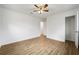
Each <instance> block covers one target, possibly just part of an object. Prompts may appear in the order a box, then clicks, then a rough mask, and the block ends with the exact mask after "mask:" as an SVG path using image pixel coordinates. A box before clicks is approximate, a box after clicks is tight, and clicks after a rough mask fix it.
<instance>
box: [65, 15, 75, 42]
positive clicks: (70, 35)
mask: <svg viewBox="0 0 79 59" xmlns="http://www.w3.org/2000/svg"><path fill="white" fill-rule="evenodd" d="M65 40H68V41H73V42H75V15H74V16H69V17H66V18H65Z"/></svg>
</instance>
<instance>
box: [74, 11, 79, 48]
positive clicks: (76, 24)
mask: <svg viewBox="0 0 79 59" xmlns="http://www.w3.org/2000/svg"><path fill="white" fill-rule="evenodd" d="M78 16H79V15H78V12H77V14H76V16H75V46H76V48H78Z"/></svg>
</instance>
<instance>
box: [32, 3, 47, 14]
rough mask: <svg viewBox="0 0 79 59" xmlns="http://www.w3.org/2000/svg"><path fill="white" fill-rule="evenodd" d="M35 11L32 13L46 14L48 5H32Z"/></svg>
mask: <svg viewBox="0 0 79 59" xmlns="http://www.w3.org/2000/svg"><path fill="white" fill-rule="evenodd" d="M34 6H35V10H34V11H33V12H38V13H40V14H42V13H43V12H48V4H34Z"/></svg>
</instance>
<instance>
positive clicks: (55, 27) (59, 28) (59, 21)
mask: <svg viewBox="0 0 79 59" xmlns="http://www.w3.org/2000/svg"><path fill="white" fill-rule="evenodd" d="M77 10H78V9H74V10H70V11H65V12H62V13H59V14H55V15H52V16H50V17H48V18H47V37H48V38H51V39H55V40H59V41H63V42H64V41H65V17H67V16H72V15H76V11H77Z"/></svg>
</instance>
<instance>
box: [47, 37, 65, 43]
mask: <svg viewBox="0 0 79 59" xmlns="http://www.w3.org/2000/svg"><path fill="white" fill-rule="evenodd" d="M47 38H48V39H53V40H57V41H61V42H65V40H64V39H63V40H61V39H56V38H53V37H48V36H47Z"/></svg>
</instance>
